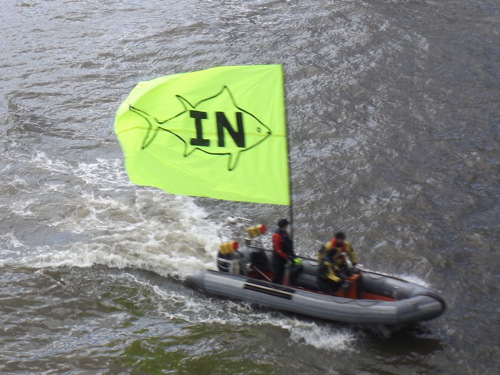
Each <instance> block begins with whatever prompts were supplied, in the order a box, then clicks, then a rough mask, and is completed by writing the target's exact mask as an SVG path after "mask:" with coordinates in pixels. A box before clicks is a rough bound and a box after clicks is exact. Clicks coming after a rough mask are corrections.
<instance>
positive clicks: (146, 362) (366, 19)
mask: <svg viewBox="0 0 500 375" xmlns="http://www.w3.org/2000/svg"><path fill="white" fill-rule="evenodd" d="M0 12H1V13H0V14H1V19H2V22H1V23H0V100H1V105H0V119H1V120H0V121H1V122H0V124H1V125H0V132H1V143H0V178H1V183H0V252H1V257H0V278H1V279H0V280H1V283H0V301H1V303H0V312H1V314H0V316H1V318H0V319H1V325H0V366H1V368H2V372H3V373H19V374H25V373H46V374H56V373H65V374H93V373H101V374H116V373H122V374H127V373H130V374H132V373H134V374H139V373H143V374H148V373H151V374H154V373H177V374H222V373H227V374H325V373H326V374H416V373H419V374H484V375H489V374H496V373H497V371H498V368H499V367H500V350H499V346H500V339H499V334H498V328H497V327H498V326H499V324H500V319H499V313H500V311H499V305H498V302H499V297H500V293H499V287H498V281H499V276H500V275H499V271H498V270H499V267H500V264H499V263H500V262H499V256H498V252H497V251H495V250H497V249H496V247H497V245H498V242H499V226H498V218H499V217H500V210H499V204H498V196H499V193H500V189H499V173H498V172H499V147H498V144H499V143H498V141H499V136H498V134H499V123H500V120H499V118H500V114H499V112H500V111H499V103H500V87H499V83H500V79H499V77H498V74H499V71H500V66H499V65H500V64H499V61H500V60H499V57H500V56H499V55H500V54H499V51H500V48H499V43H498V41H499V33H500V28H499V24H500V23H499V6H498V4H497V3H496V2H494V1H489V0H476V1H472V0H471V1H458V0H451V1H443V2H438V1H425V0H414V1H412V0H407V1H397V0H393V1H384V0H370V1H335V2H332V1H322V0H318V1H313V2H311V1H299V0H290V1H284V0H283V1H268V0H252V1H240V2H237V1H225V0H220V1H195V0H185V1H158V0H153V1H149V2H139V1H133V0H128V1H116V0H100V1H93V0H92V1H86V2H80V1H74V0H73V1H70V0H67V1H62V0H52V1H41V0H4V1H3V2H2V9H1V11H0ZM266 63H279V64H283V66H284V69H285V81H286V100H287V117H288V126H289V133H290V134H289V135H290V160H291V175H292V184H293V202H294V206H293V209H294V219H295V220H294V230H295V238H296V243H297V247H298V251H299V253H301V254H303V255H308V256H313V255H314V253H315V251H316V248H317V247H318V241H319V242H323V241H325V240H326V239H328V238H329V237H330V236H331V234H332V233H333V232H334V231H336V230H339V229H343V230H345V231H347V233H348V236H349V239H350V240H351V242H352V243H353V245H354V247H355V249H357V251H358V253H359V256H360V257H361V259H362V261H363V263H364V264H365V265H367V266H369V268H372V269H377V270H381V271H385V272H389V273H392V274H395V275H398V276H403V277H408V278H410V279H411V280H413V281H416V282H419V283H422V284H425V285H428V286H431V287H433V288H435V289H437V290H439V291H440V293H441V295H442V296H443V297H444V298H445V299H446V301H447V302H448V305H449V306H448V307H449V308H448V310H447V312H446V313H445V315H444V316H442V317H440V318H438V319H436V320H433V321H430V322H426V323H423V324H421V325H418V326H415V327H410V328H405V329H399V330H397V329H388V328H386V327H355V326H350V325H345V324H333V323H328V322H323V321H316V320H312V319H309V318H306V317H296V316H293V315H289V314H283V313H280V312H276V311H272V310H267V309H262V308H259V307H256V306H250V305H248V304H245V303H242V302H236V301H229V300H221V299H217V298H209V297H207V296H204V295H202V294H199V293H197V292H195V291H192V290H190V289H187V288H186V287H185V286H183V284H182V280H183V279H184V278H185V276H186V275H187V274H189V273H191V272H196V271H198V270H202V269H204V268H206V267H213V265H214V256H215V253H216V251H217V246H218V243H219V242H220V240H221V238H222V239H227V238H229V236H230V235H231V234H232V233H237V232H241V229H242V227H243V225H244V224H246V223H253V224H256V223H263V224H266V225H268V226H269V227H273V226H274V223H275V221H276V220H277V219H278V218H280V217H282V216H286V215H288V210H287V209H286V208H285V207H276V206H263V205H252V204H244V203H231V202H219V201H214V200H208V199H193V198H187V197H176V196H172V195H168V194H166V193H164V192H162V191H159V190H156V189H151V188H144V187H138V186H134V185H132V184H130V183H129V182H128V180H127V176H126V174H125V172H124V170H123V166H122V155H121V151H120V148H119V145H118V142H117V140H116V137H115V136H114V134H113V119H114V113H115V111H116V109H117V107H118V105H119V104H120V102H121V101H122V100H123V99H124V98H125V97H126V96H127V95H128V93H129V92H130V90H131V89H132V88H133V87H134V86H135V84H136V83H137V82H138V81H141V80H146V79H152V78H155V77H158V76H162V75H166V74H172V73H180V72H186V71H192V70H198V69H204V68H209V67H212V66H217V65H239V64H266ZM227 217H242V218H247V219H249V221H248V222H246V221H245V222H244V223H243V224H242V227H239V226H237V225H236V226H235V225H232V226H231V225H229V226H228V225H227V224H226V219H227Z"/></svg>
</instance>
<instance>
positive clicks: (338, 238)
mask: <svg viewBox="0 0 500 375" xmlns="http://www.w3.org/2000/svg"><path fill="white" fill-rule="evenodd" d="M345 239H346V235H345V233H344V232H337V233H335V237H334V238H332V239H331V240H330V241H328V242H327V243H325V244H324V245H323V247H322V248H321V250H320V252H319V254H318V261H319V262H321V256H322V254H324V253H325V252H331V254H332V253H334V252H336V253H340V254H341V255H342V260H339V263H338V264H337V266H338V267H339V269H340V270H342V272H344V273H345V274H346V275H347V276H352V275H353V274H356V273H359V268H358V267H356V265H357V264H358V257H357V256H356V253H355V252H354V250H353V249H352V246H351V244H350V243H349V242H347V241H346V240H345ZM347 258H349V260H350V261H351V263H352V267H351V268H349V265H348V263H347Z"/></svg>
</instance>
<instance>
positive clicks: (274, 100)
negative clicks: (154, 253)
mask: <svg viewBox="0 0 500 375" xmlns="http://www.w3.org/2000/svg"><path fill="white" fill-rule="evenodd" d="M115 133H116V135H117V137H118V139H119V141H120V145H121V147H122V150H123V153H124V156H125V168H126V170H127V173H128V175H129V178H130V180H131V181H132V182H134V183H136V184H138V185H145V186H154V187H158V188H160V189H163V190H165V191H167V192H168V193H171V194H179V195H189V196H199V197H211V198H216V199H224V200H231V201H242V202H254V203H269V204H279V205H289V204H290V201H289V199H290V198H289V195H290V192H289V184H288V181H289V178H288V157H287V152H288V151H287V141H286V124H285V106H284V93H283V70H282V67H281V65H249V66H223V67H215V68H211V69H206V70H201V71H196V72H190V73H182V74H174V75H169V76H165V77H160V78H157V79H154V80H151V81H147V82H140V83H139V84H138V85H137V86H136V87H135V88H134V89H133V90H132V92H131V93H130V95H129V96H128V98H127V99H125V101H124V102H123V103H122V104H121V105H120V107H119V108H118V110H117V113H116V118H115Z"/></svg>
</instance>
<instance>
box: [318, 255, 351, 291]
mask: <svg viewBox="0 0 500 375" xmlns="http://www.w3.org/2000/svg"><path fill="white" fill-rule="evenodd" d="M318 258H319V256H318ZM343 261H344V259H343V257H342V254H340V253H339V252H337V251H336V250H333V249H330V250H328V251H326V252H324V253H323V254H322V255H321V260H320V261H319V267H318V286H319V288H320V290H321V291H322V292H325V293H331V294H333V293H335V292H336V291H337V290H339V289H340V288H341V287H342V288H344V289H346V290H347V289H349V286H350V283H349V281H347V276H346V275H345V274H344V273H343V272H342V270H341V269H340V268H339V267H338V265H337V264H342V263H343Z"/></svg>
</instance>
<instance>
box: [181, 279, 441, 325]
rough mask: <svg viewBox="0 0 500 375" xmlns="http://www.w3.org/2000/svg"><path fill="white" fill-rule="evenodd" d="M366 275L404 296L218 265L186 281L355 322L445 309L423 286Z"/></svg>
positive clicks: (372, 284)
mask: <svg viewBox="0 0 500 375" xmlns="http://www.w3.org/2000/svg"><path fill="white" fill-rule="evenodd" d="M363 277H364V283H365V282H366V284H364V285H365V287H366V288H369V290H370V291H371V292H373V291H377V290H378V289H379V292H380V293H383V294H385V295H387V296H388V297H389V295H392V296H391V297H392V298H394V297H396V298H401V299H397V300H393V301H382V300H370V299H350V298H344V297H337V296H332V295H328V294H323V293H320V292H314V291H308V290H304V289H302V288H295V287H287V286H282V285H277V284H272V283H270V282H267V281H262V280H256V279H252V278H249V277H245V276H242V275H235V274H229V273H222V272H217V271H204V272H201V273H199V274H196V275H191V276H188V278H187V282H188V284H189V285H190V286H192V287H195V288H197V289H199V290H202V291H204V292H206V293H208V294H212V295H216V296H222V297H227V298H231V299H237V300H242V301H247V302H251V303H256V304H259V305H262V306H267V307H271V308H275V309H278V310H283V311H289V312H292V313H298V314H303V315H307V316H311V317H314V318H320V319H326V320H332V321H338V322H346V323H353V324H381V325H399V324H409V323H415V322H419V321H423V320H429V319H433V318H435V317H437V316H439V315H440V314H442V312H443V311H444V309H445V303H444V301H443V300H442V299H441V298H440V297H439V296H438V295H436V294H435V293H433V292H431V291H430V290H429V289H428V288H425V287H423V286H420V285H417V284H413V283H410V282H407V281H405V280H401V279H397V278H392V277H388V276H384V275H380V274H376V273H370V272H363Z"/></svg>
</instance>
